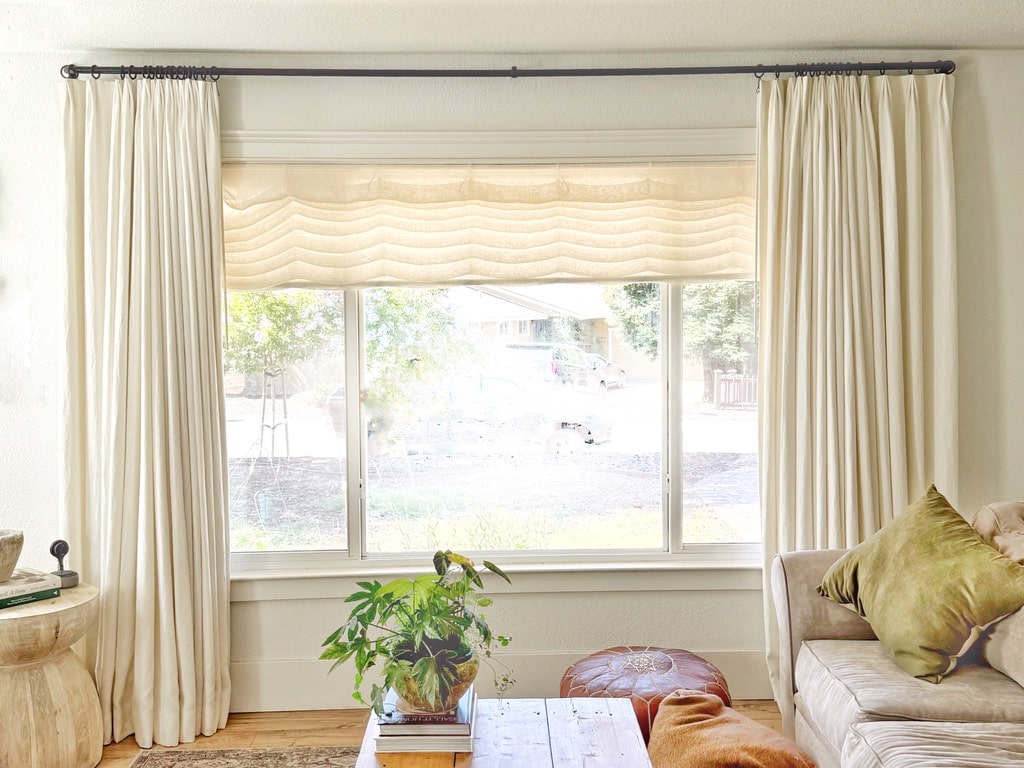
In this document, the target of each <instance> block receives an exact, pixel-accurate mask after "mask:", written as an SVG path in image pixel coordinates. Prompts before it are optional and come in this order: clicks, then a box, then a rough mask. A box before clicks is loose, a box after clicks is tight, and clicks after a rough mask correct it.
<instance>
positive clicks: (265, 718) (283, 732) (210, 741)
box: [100, 701, 782, 768]
mask: <svg viewBox="0 0 1024 768" xmlns="http://www.w3.org/2000/svg"><path fill="white" fill-rule="evenodd" d="M733 707H735V708H736V709H737V710H738V711H740V712H743V713H744V714H745V715H747V716H748V717H750V718H753V719H754V720H757V721H759V722H762V723H764V724H765V725H768V726H770V727H772V728H774V729H775V730H777V731H780V732H781V730H782V718H781V716H780V715H779V709H778V707H776V706H775V702H774V701H734V702H733ZM366 714H367V711H366V710H364V709H335V710H315V711H310V712H254V713H251V714H244V713H243V714H237V715H231V716H230V717H229V718H228V725H227V728H225V729H224V730H222V731H218V732H217V733H215V734H214V735H213V736H209V737H200V738H198V739H196V740H195V741H194V742H192V743H191V744H184V745H182V746H180V747H176V749H232V748H243V747H293V746H349V745H350V746H359V744H360V743H361V742H362V740H363V730H364V729H365V728H366ZM138 754H139V746H138V745H137V744H136V743H135V739H133V738H132V737H131V736H129V737H128V738H127V739H125V740H124V741H121V742H119V743H117V744H110V745H108V746H107V747H104V749H103V759H102V760H100V768H128V766H130V765H131V764H132V761H133V760H134V759H135V758H136V756H138Z"/></svg>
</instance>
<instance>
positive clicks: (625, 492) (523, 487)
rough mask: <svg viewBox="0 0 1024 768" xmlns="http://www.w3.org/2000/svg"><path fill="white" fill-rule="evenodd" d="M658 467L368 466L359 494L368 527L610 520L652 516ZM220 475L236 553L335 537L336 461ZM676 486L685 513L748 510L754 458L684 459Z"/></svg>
mask: <svg viewBox="0 0 1024 768" xmlns="http://www.w3.org/2000/svg"><path fill="white" fill-rule="evenodd" d="M660 461H661V460H660V457H659V456H658V455H656V454H643V455H635V454H620V453H612V452H603V451H600V450H595V449H593V448H592V447H590V446H586V447H584V448H583V449H582V450H581V451H579V452H578V453H576V454H573V455H569V456H551V455H548V454H544V453H539V452H538V453H527V454H524V455H521V456H512V457H510V456H500V457H499V456H492V455H487V454H483V455H479V454H477V455H474V454H464V455H438V454H427V455H413V456H377V457H373V458H371V459H370V460H369V462H368V466H367V469H368V489H369V496H370V504H371V510H372V511H373V517H375V518H379V519H380V520H382V521H384V522H386V521H387V520H391V521H397V520H402V521H404V522H406V523H408V521H410V520H413V519H415V518H422V517H424V516H426V517H430V516H431V515H434V512H435V510H438V509H441V510H444V512H445V514H447V515H458V514H460V512H459V510H463V512H465V511H466V510H476V509H480V508H481V507H483V506H491V507H496V508H500V509H502V510H505V511H506V512H508V513H512V514H519V515H523V514H535V513H536V511H537V510H542V511H543V514H544V515H545V516H547V517H549V518H551V519H554V520H557V519H563V520H564V519H565V518H567V517H568V518H573V519H575V518H578V517H580V516H586V515H592V516H598V517H599V516H602V515H605V516H606V515H608V514H609V512H610V511H614V510H631V511H636V510H647V511H652V510H653V511H656V514H657V515H660V506H661V498H660V497H661V494H660V482H658V478H659V476H660V471H661V467H660ZM229 471H230V487H231V493H232V498H231V503H230V514H231V522H232V533H233V536H235V534H236V533H237V534H239V535H243V537H246V540H247V541H250V545H243V548H247V546H251V547H252V548H256V549H259V548H264V547H271V548H273V547H276V546H281V542H282V541H286V540H289V539H297V540H304V539H308V538H310V537H312V539H313V541H310V542H307V543H308V544H309V545H310V546H316V540H317V538H318V537H323V536H328V537H329V536H330V533H329V532H331V531H335V532H337V531H339V530H342V528H343V525H344V513H343V509H344V504H343V494H344V483H343V477H342V466H341V462H340V461H338V460H336V459H329V458H311V457H291V458H255V459H253V458H245V459H233V460H231V462H230V465H229ZM524 478H525V479H526V482H524ZM683 482H684V488H685V489H686V491H685V492H684V503H685V504H696V505H704V506H715V505H730V504H749V503H751V502H756V500H757V457H756V455H753V454H736V453H689V454H685V455H684V466H683ZM563 527H564V524H563ZM242 532H245V533H242ZM254 536H255V540H254V539H253V537H254ZM252 541H255V543H252ZM236 542H237V537H236Z"/></svg>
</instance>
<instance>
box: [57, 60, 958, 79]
mask: <svg viewBox="0 0 1024 768" xmlns="http://www.w3.org/2000/svg"><path fill="white" fill-rule="evenodd" d="M955 69H956V64H955V63H954V62H953V61H950V60H948V59H946V60H938V61H924V62H921V61H897V62H884V61H879V62H873V63H870V64H865V63H862V62H859V61H858V62H843V63H818V64H775V65H762V64H757V65H753V66H751V65H738V66H731V65H726V66H715V67H596V68H595V67H589V68H556V69H520V68H519V67H515V66H513V67H510V68H508V69H301V68H277V67H194V66H176V65H170V66H164V65H156V66H153V65H143V66H135V65H131V66H123V65H122V66H116V67H115V66H98V65H96V64H89V65H82V64H65V65H64V66H63V67H61V69H60V73H61V76H62V77H64V78H65V79H70V80H76V79H78V78H79V77H80V76H82V75H89V76H91V77H93V78H97V79H98V78H100V77H101V76H102V75H118V76H120V77H121V79H122V80H123V79H124V78H126V77H127V78H129V79H131V80H135V79H136V78H140V77H141V78H142V79H144V80H212V81H217V80H219V79H220V78H222V77H466V78H471V77H492V78H494V77H509V78H512V79H515V78H519V77H621V76H627V77H629V76H631V77H650V76H655V75H754V76H755V77H756V78H757V79H759V80H760V79H761V78H762V77H765V76H766V75H774V76H775V77H780V76H782V75H784V74H785V75H796V76H797V77H804V76H820V75H854V74H856V75H862V74H865V73H869V72H877V73H879V74H883V75H884V74H885V73H886V72H891V73H903V72H905V73H906V74H908V75H909V74H913V73H914V72H920V71H924V70H927V71H929V72H931V73H934V74H944V75H948V74H952V72H953V71H954V70H955Z"/></svg>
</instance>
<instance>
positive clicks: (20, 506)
mask: <svg viewBox="0 0 1024 768" xmlns="http://www.w3.org/2000/svg"><path fill="white" fill-rule="evenodd" d="M898 57H903V58H907V57H909V58H917V59H924V58H933V57H934V54H933V52H929V53H927V54H919V55H917V56H914V55H913V54H912V53H911V54H907V55H906V56H903V53H902V52H901V53H900V55H899V56H897V55H896V54H894V53H892V52H889V54H888V56H874V58H889V59H890V60H893V59H896V58H898ZM950 57H951V58H955V59H956V60H957V63H958V71H957V86H956V89H957V94H956V118H955V124H954V130H955V152H956V172H957V201H958V208H959V211H958V221H957V225H958V241H959V251H960V275H959V276H960V299H959V307H960V343H961V353H960V354H961V366H960V428H961V438H960V458H961V471H960V492H959V499H958V501H959V505H960V508H961V509H962V510H963V511H964V512H965V513H968V514H969V513H970V511H972V510H973V509H975V508H977V507H978V506H979V505H981V504H983V503H985V502H987V501H989V500H993V499H1004V498H1022V497H1024V462H1022V461H1021V456H1024V419H1022V418H1021V416H1020V414H1019V411H1020V395H1019V393H1020V391H1021V385H1020V382H1021V381H1022V380H1024V355H1022V354H1021V352H1022V349H1021V344H1022V342H1021V341H1020V339H1021V338H1022V334H1021V331H1022V330H1024V320H1022V318H1024V313H1022V312H1021V302H1020V300H1019V298H1018V297H1019V296H1020V295H1021V293H1022V288H1024V259H1022V257H1021V253H1020V244H1021V243H1024V216H1021V215H1020V206H1021V201H1022V200H1024V179H1022V171H1024V148H1022V144H1021V142H1020V141H1019V126H1020V125H1022V124H1024V91H1022V89H1021V87H1020V83H1021V81H1022V79H1024V52H1022V51H1002V52H959V53H955V54H951V55H950ZM371 58H372V57H371ZM704 58H705V59H707V60H710V61H713V62H716V63H718V62H721V63H728V62H729V61H740V62H745V63H751V62H756V61H759V60H763V61H806V60H818V59H822V58H827V59H831V60H835V59H840V58H850V59H853V60H858V59H859V60H868V59H869V58H872V54H871V53H870V52H863V51H861V52H852V53H850V54H849V55H844V54H842V53H833V52H830V53H828V54H827V55H825V56H824V57H823V56H822V54H820V53H815V52H808V51H800V52H795V53H792V54H779V53H771V54H763V53H756V52H751V53H748V54H737V53H732V54H728V55H726V54H723V55H718V56H710V55H705V56H704ZM144 59H145V57H144V56H141V55H139V54H138V53H133V54H125V53H117V52H115V53H109V54H104V55H102V56H99V55H85V56H83V55H81V54H77V55H76V54H74V53H70V52H50V53H40V54H23V53H19V54H3V53H2V52H0V64H2V65H3V69H2V70H0V108H2V110H3V114H4V116H5V120H4V123H3V127H2V128H0V371H2V375H0V462H2V463H0V466H2V467H3V470H2V472H0V526H3V527H13V528H21V529H24V530H25V531H26V549H25V555H24V556H23V561H22V562H23V563H24V564H27V565H35V566H37V567H47V568H49V567H50V563H51V562H52V561H51V560H50V558H49V556H48V555H47V554H46V551H47V547H48V545H49V542H50V541H51V540H52V539H53V538H55V537H57V536H58V535H60V534H61V528H60V523H59V504H60V497H59V492H58V488H59V479H60V474H59V473H60V464H61V461H60V457H61V446H60V444H59V434H60V429H59V427H60V423H61V418H62V414H61V403H60V399H59V397H60V381H61V378H62V375H63V374H62V372H61V368H60V350H61V345H62V330H61V316H62V314H61V313H62V309H61V305H60V302H59V300H58V296H59V292H58V288H59V285H60V281H61V279H62V278H61V276H62V266H61V265H62V235H61V222H62V216H63V213H62V182H61V178H60V157H61V152H62V149H61V147H62V137H61V119H60V105H61V101H62V98H63V81H62V80H61V79H60V77H59V74H58V69H59V66H60V65H61V64H64V63H67V62H69V61H76V62H79V63H92V62H93V61H100V62H102V63H107V62H110V63H122V62H124V63H128V62H131V63H144ZM150 60H151V61H163V62H167V63H170V62H173V61H175V60H178V61H191V62H199V63H226V62H227V61H228V59H221V60H220V61H219V62H218V60H217V58H216V57H213V56H209V55H194V56H186V55H178V56H174V57H172V56H169V55H161V56H151V57H150ZM666 60H667V61H668V62H671V60H672V57H671V56H666V55H664V54H663V55H661V56H660V57H648V58H644V57H637V56H630V57H621V58H620V59H612V58H611V57H607V56H606V57H603V58H602V57H592V58H591V59H588V60H587V61H586V62H581V60H580V57H575V58H574V60H573V61H571V62H567V61H565V60H562V59H558V58H557V57H543V56H535V57H528V58H524V59H522V60H520V61H519V62H518V63H519V65H520V66H548V65H551V66H555V65H559V64H563V65H577V66H578V65H581V64H588V65H589V64H597V65H605V64H610V63H617V62H622V63H626V64H638V63H653V64H658V63H665V62H666ZM230 61H231V62H232V63H237V64H240V65H244V64H251V63H255V62H259V63H273V62H275V61H276V63H279V64H282V65H289V66H293V65H305V64H308V63H312V60H305V59H302V58H300V57H294V56H292V57H288V58H287V59H274V58H273V57H268V56H263V57H260V58H258V59H256V58H249V59H247V58H245V57H242V56H234V57H231V58H230ZM687 61H688V62H693V61H694V57H692V56H689V57H687ZM331 63H332V65H334V66H339V65H344V64H346V63H347V62H340V63H339V62H338V61H337V60H334V61H332V62H331ZM358 63H364V62H363V61H360V62H358ZM376 63H377V64H379V65H382V66H427V65H429V66H448V65H457V66H481V65H488V64H490V65H493V66H506V65H507V63H508V62H507V60H506V59H505V58H503V59H502V61H501V62H497V63H494V62H488V60H487V59H486V58H485V57H475V58H473V59H456V58H450V59H440V58H439V59H429V60H424V59H403V60H398V59H394V58H391V59H385V60H381V61H377V62H376ZM220 90H221V95H222V122H223V128H224V129H225V130H228V131H230V130H240V129H245V130H298V129H314V130H367V131H375V130H386V131H398V130H417V131H421V130H446V129H447V130H460V131H465V130H553V129H574V130H579V129H619V128H638V129H645V128H648V129H656V128H677V127H743V126H751V125H752V124H753V122H754V90H755V83H754V81H753V79H752V78H749V77H716V78H688V79H680V78H666V79H653V78H649V79H642V80H641V79H602V80H595V79H585V80H584V79H580V80H527V79H519V80H458V81H456V80H438V81H428V80H402V81H392V80H372V81H371V80H367V81H362V80H345V81H340V80H326V79H325V80H282V79H246V80H227V79H225V80H223V81H222V82H221V85H220ZM72 548H73V552H72V563H71V566H72V567H74V566H75V563H74V542H72ZM759 579H760V576H759V574H758V573H757V572H756V571H751V570H738V571H723V572H714V571H706V570H701V569H697V570H683V571H680V570H667V571H655V572H650V573H627V574H622V575H616V574H611V575H609V574H599V573H594V572H584V573H575V574H570V575H561V574H555V575H546V576H545V575H540V574H524V575H523V576H522V578H521V579H517V588H516V589H514V590H512V591H511V592H510V593H505V594H502V595H501V596H500V597H501V599H500V600H498V601H497V603H496V604H495V606H494V608H493V609H492V611H491V615H492V618H493V619H494V620H495V622H497V623H498V624H499V626H501V628H502V630H508V631H509V632H510V633H511V634H512V635H513V636H514V637H515V646H514V649H513V650H514V653H515V654H516V656H515V657H514V659H513V661H514V666H515V668H516V672H517V677H518V678H519V680H520V686H519V687H518V688H517V695H552V694H554V692H555V691H556V690H557V682H558V676H559V675H560V674H561V670H562V669H564V667H565V665H566V664H567V663H568V662H569V661H571V660H573V659H575V658H578V657H579V656H581V655H583V654H585V653H588V652H590V651H592V650H595V649H597V648H599V647H603V646H607V645H616V644H622V643H634V644H647V643H650V644H663V645H672V646H676V647H684V648H689V649H691V650H694V651H698V652H701V653H704V654H705V655H707V656H708V657H709V658H711V659H712V660H713V661H716V662H718V663H720V665H721V666H722V667H723V669H724V670H725V672H726V675H727V677H728V678H729V680H730V683H731V685H732V687H733V692H734V694H736V695H739V696H743V697H753V696H766V695H767V683H766V677H765V674H764V670H763V664H762V663H761V660H760V659H761V655H762V646H763V641H762V624H761V613H760V591H759ZM562 584H569V585H570V586H571V590H572V591H570V592H564V591H559V589H560V585H562ZM348 586H349V585H348V584H346V583H344V582H341V581H340V580H338V579H324V578H305V579H296V580H292V581H289V582H287V583H284V584H281V583H274V582H267V581H258V580H257V581H239V582H236V583H235V584H234V585H233V588H232V597H233V610H232V616H233V634H234V640H233V647H232V657H233V661H234V669H233V671H234V680H235V697H234V700H233V708H234V709H235V710H251V709H277V708H285V709H289V708H301V707H307V706H312V707H333V706H345V705H347V704H349V703H350V700H349V699H348V686H347V683H346V679H345V677H344V674H343V673H341V674H340V675H339V676H338V677H337V678H334V677H332V678H331V679H329V680H328V679H327V678H326V676H325V674H324V672H325V665H324V663H322V662H318V661H316V660H315V658H316V655H317V654H318V651H319V643H320V639H321V638H322V637H323V636H324V635H325V634H326V632H327V630H329V629H330V628H331V627H332V624H333V623H339V622H340V618H341V617H340V611H341V608H340V606H339V605H338V600H337V597H338V596H339V595H342V594H344V593H345V592H346V590H347V589H348ZM293 595H298V596H300V598H301V599H295V598H294V597H293ZM332 614H333V615H332ZM336 674H338V673H336Z"/></svg>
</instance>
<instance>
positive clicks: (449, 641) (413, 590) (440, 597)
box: [320, 550, 511, 714]
mask: <svg viewBox="0 0 1024 768" xmlns="http://www.w3.org/2000/svg"><path fill="white" fill-rule="evenodd" d="M433 564H434V571H435V573H428V574H423V575H421V576H416V577H415V578H412V579H408V578H400V579H395V580H394V581H391V582H388V583H387V584H381V582H379V581H360V582H357V585H358V587H359V589H358V590H357V591H356V592H354V593H352V594H351V595H349V596H348V597H347V598H346V599H345V602H346V603H355V606H354V607H353V608H352V610H351V612H350V613H349V616H348V619H347V621H346V622H345V624H343V625H342V626H340V627H338V628H337V629H335V630H334V631H333V632H331V634H330V635H328V636H327V639H326V640H324V642H323V647H324V651H323V653H322V654H321V655H320V658H321V659H326V660H330V661H333V662H334V663H333V664H332V665H331V669H332V670H333V669H334V668H335V667H337V666H338V665H339V664H343V663H345V662H347V661H353V663H354V664H355V667H356V676H355V692H354V694H353V696H354V698H355V699H356V700H357V701H359V702H361V703H363V704H367V705H368V706H372V707H373V709H374V711H375V712H377V713H378V714H380V712H381V711H382V706H383V702H384V696H385V695H386V693H387V689H388V688H389V687H399V690H400V685H401V681H402V679H403V677H405V676H406V675H409V676H411V678H412V679H413V681H414V682H415V683H416V688H417V690H419V691H420V692H421V693H423V694H424V695H425V696H427V697H428V698H433V699H435V700H437V699H443V698H446V697H447V695H448V692H449V691H450V690H451V689H452V687H453V686H454V685H455V683H456V682H457V677H458V675H457V671H456V667H457V665H458V664H459V663H461V662H464V661H466V660H467V659H468V658H469V657H470V656H471V655H472V653H474V652H476V653H477V654H478V655H481V656H483V657H484V659H485V660H490V659H492V658H493V657H492V655H491V653H492V649H493V647H494V645H495V644H497V645H500V646H506V645H508V643H509V641H510V639H509V638H508V637H504V636H502V635H495V634H493V633H492V631H491V628H490V626H489V625H488V623H487V620H486V618H485V617H484V615H483V614H482V613H480V612H479V609H480V608H486V607H487V606H489V605H490V604H491V600H490V598H487V597H484V596H482V595H480V594H479V592H478V590H482V589H483V585H484V584H483V579H482V578H481V571H480V569H478V568H477V567H476V565H475V563H474V562H473V561H472V560H470V559H469V558H468V557H465V556H464V555H460V554H458V553H457V552H452V551H451V550H438V551H437V552H436V553H434V558H433ZM482 565H483V568H484V569H485V570H487V571H490V572H491V573H494V574H496V575H498V576H500V577H501V578H503V579H504V580H505V581H506V582H509V583H511V582H510V580H509V578H508V576H507V575H506V574H505V572H504V571H502V570H501V568H499V567H498V566H496V565H495V564H494V563H491V562H488V561H486V560H484V561H483V563H482ZM378 662H380V663H381V664H382V672H383V675H384V686H379V685H377V684H373V685H372V686H371V689H370V695H369V698H368V699H367V698H364V697H363V694H362V684H363V680H364V677H365V675H366V672H367V671H368V670H369V669H370V668H372V667H374V666H375V665H376V664H377V663H378ZM496 683H498V689H499V692H501V691H502V690H503V686H502V683H504V684H505V686H504V687H507V685H510V684H511V678H510V677H509V675H508V674H505V675H504V676H503V677H502V678H501V680H500V681H499V680H497V679H496Z"/></svg>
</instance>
